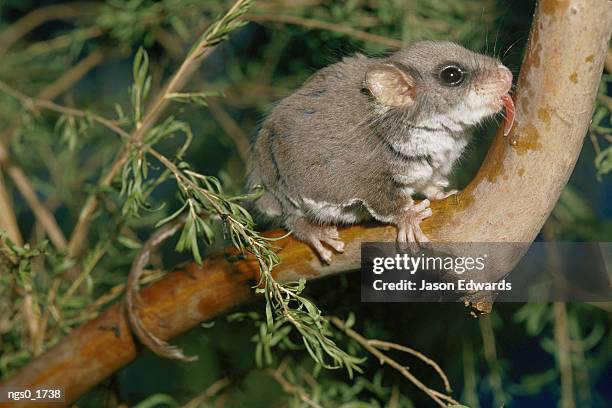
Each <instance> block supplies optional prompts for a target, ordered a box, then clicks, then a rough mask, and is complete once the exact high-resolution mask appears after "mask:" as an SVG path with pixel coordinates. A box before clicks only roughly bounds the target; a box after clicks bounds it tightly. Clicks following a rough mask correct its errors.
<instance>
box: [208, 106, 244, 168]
mask: <svg viewBox="0 0 612 408" xmlns="http://www.w3.org/2000/svg"><path fill="white" fill-rule="evenodd" d="M208 109H209V110H210V113H211V114H212V116H213V117H214V118H215V120H216V121H217V122H218V123H219V125H221V127H222V128H223V130H224V131H225V133H226V134H227V135H228V136H229V137H230V138H231V139H232V140H233V141H234V144H235V145H236V150H237V151H238V155H239V156H240V158H241V159H242V162H243V163H246V162H247V161H248V159H249V150H250V142H249V137H248V136H247V135H246V133H244V131H243V130H242V128H241V127H240V126H238V125H237V124H236V121H235V120H234V119H233V118H232V117H231V116H230V114H229V113H227V111H226V110H225V109H223V106H222V105H221V104H220V103H218V102H217V101H214V100H212V99H210V100H208Z"/></svg>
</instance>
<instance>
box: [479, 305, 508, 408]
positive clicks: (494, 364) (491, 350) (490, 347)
mask: <svg viewBox="0 0 612 408" xmlns="http://www.w3.org/2000/svg"><path fill="white" fill-rule="evenodd" d="M478 322H479V323H480V333H481V336H482V345H483V348H484V357H485V360H486V361H487V364H488V366H489V371H490V373H489V384H490V385H491V393H492V394H493V399H494V400H495V406H503V405H504V403H505V399H506V397H505V394H504V390H503V388H502V379H501V375H500V374H499V370H498V364H499V363H498V361H497V350H496V349H495V333H494V332H493V327H492V326H491V315H483V316H480V317H479V319H478Z"/></svg>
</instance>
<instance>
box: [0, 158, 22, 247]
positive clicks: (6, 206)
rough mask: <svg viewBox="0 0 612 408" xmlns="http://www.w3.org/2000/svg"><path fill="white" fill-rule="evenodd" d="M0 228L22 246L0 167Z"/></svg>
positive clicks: (16, 243)
mask: <svg viewBox="0 0 612 408" xmlns="http://www.w3.org/2000/svg"><path fill="white" fill-rule="evenodd" d="M0 214H2V216H1V217H0V229H3V230H5V231H6V232H7V234H8V237H9V238H10V240H11V241H13V243H14V244H15V245H17V246H23V238H22V237H21V232H20V231H19V225H18V224H17V218H16V217H15V212H14V211H13V203H12V200H11V196H10V195H9V192H8V189H7V188H6V184H5V182H4V176H3V175H2V168H0Z"/></svg>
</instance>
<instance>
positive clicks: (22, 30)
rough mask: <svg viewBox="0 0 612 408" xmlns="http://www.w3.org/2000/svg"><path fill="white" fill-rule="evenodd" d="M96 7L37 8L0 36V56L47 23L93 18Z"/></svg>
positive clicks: (61, 5) (57, 6)
mask: <svg viewBox="0 0 612 408" xmlns="http://www.w3.org/2000/svg"><path fill="white" fill-rule="evenodd" d="M98 7H99V6H98V5H97V4H95V3H68V4H55V5H52V6H47V7H40V8H37V9H35V10H33V11H32V12H30V13H28V14H26V15H25V16H23V17H21V18H20V19H19V20H17V21H16V22H15V23H13V24H11V25H10V26H9V27H8V28H7V29H6V30H4V31H3V32H2V34H0V55H2V54H4V53H5V52H6V50H8V49H9V48H10V47H11V46H12V45H13V44H14V43H15V42H17V41H18V40H19V39H20V38H22V37H24V36H25V35H26V34H28V33H29V32H31V31H32V30H34V29H35V28H36V27H39V26H41V25H42V24H44V23H46V22H48V21H51V20H60V19H61V20H66V19H70V18H75V17H82V16H87V15H91V16H93V15H95V12H96V10H97V8H98Z"/></svg>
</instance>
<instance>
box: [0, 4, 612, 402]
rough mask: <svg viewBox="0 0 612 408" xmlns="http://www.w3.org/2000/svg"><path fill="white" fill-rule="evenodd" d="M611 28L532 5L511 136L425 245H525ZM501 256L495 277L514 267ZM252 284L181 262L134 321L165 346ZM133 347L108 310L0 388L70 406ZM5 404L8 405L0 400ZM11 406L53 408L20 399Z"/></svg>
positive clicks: (572, 154) (354, 235)
mask: <svg viewBox="0 0 612 408" xmlns="http://www.w3.org/2000/svg"><path fill="white" fill-rule="evenodd" d="M611 30H612V2H610V1H609V0H596V1H590V2H584V1H581V0H543V1H541V2H540V3H539V4H538V7H537V11H536V15H535V18H534V22H533V25H532V29H531V34H530V39H529V45H528V49H527V52H526V55H525V59H524V63H523V67H522V70H521V75H520V77H519V80H518V91H517V93H516V99H517V100H516V105H517V115H516V122H515V126H514V128H513V130H512V132H511V134H510V136H509V139H508V138H504V137H503V135H502V131H500V132H498V134H497V136H496V137H495V139H494V141H493V144H492V146H491V148H490V150H489V152H488V154H487V157H486V159H485V161H484V163H483V165H482V167H481V168H480V170H479V172H478V174H477V175H476V177H475V179H474V180H473V181H472V182H471V183H470V184H469V186H468V187H467V188H466V189H465V190H464V191H463V192H461V193H460V194H459V195H457V196H456V197H451V198H449V199H447V200H445V201H442V202H437V203H434V204H433V205H432V209H433V213H434V215H433V216H432V217H431V219H429V220H427V221H426V222H425V223H424V225H423V227H424V231H425V232H426V233H427V234H428V235H429V236H430V237H431V238H432V240H433V241H445V242H521V243H531V242H532V241H533V239H534V238H535V236H536V235H537V233H538V232H539V231H540V228H541V227H542V225H543V223H544V222H545V220H546V219H547V217H548V216H549V214H550V212H551V211H552V209H553V207H554V205H555V203H556V201H557V199H558V197H559V194H560V193H561V191H562V189H563V187H564V186H565V184H566V183H567V180H568V178H569V176H570V173H571V172H572V169H573V167H574V164H575V162H576V160H577V158H578V155H579V153H580V149H581V146H582V142H583V139H584V136H585V135H586V133H587V130H588V127H589V123H590V119H591V115H592V111H593V106H594V100H595V96H596V92H597V87H598V84H599V81H600V78H601V72H602V68H603V64H604V60H605V58H606V53H607V49H608V48H607V46H608V40H609V38H610V34H611ZM509 140H513V141H515V142H516V144H515V145H511V144H510V143H509ZM277 233H278V232H277ZM395 234H396V232H395V229H394V228H393V227H389V226H354V227H350V228H346V229H343V230H342V231H341V232H340V235H341V238H342V239H343V240H344V241H345V243H346V244H347V247H346V252H345V253H344V254H343V255H337V256H336V257H335V258H334V261H333V263H332V264H331V265H329V266H326V265H322V264H321V263H320V262H319V260H318V259H317V257H316V256H315V255H314V254H313V253H312V251H311V250H310V249H309V248H308V247H307V246H305V245H304V244H302V243H300V242H297V241H295V240H294V239H292V238H287V239H285V240H283V241H282V242H280V243H279V245H280V246H282V249H281V251H280V256H281V259H282V263H281V265H279V266H278V267H277V268H276V270H275V275H276V277H277V279H279V280H281V281H288V280H294V279H297V278H301V277H305V278H319V277H323V276H327V275H331V274H336V273H342V272H347V271H352V270H356V269H358V268H359V263H360V243H361V242H367V241H392V240H394V239H395ZM503 256H507V254H505V255H503ZM503 256H501V257H500V260H499V263H498V264H499V265H500V269H499V270H498V271H497V272H498V273H499V274H500V275H503V274H506V273H508V271H509V270H510V268H511V266H512V265H513V263H514V262H516V261H518V259H510V260H508V259H501V258H503ZM515 258H516V257H515ZM256 276H257V265H256V263H255V262H253V260H250V259H247V260H244V261H236V262H233V263H230V262H228V261H227V260H226V259H225V258H224V257H223V256H220V255H217V256H213V257H210V258H208V259H207V260H205V262H204V264H203V265H202V266H197V265H195V264H191V265H188V266H186V267H185V268H183V269H181V270H178V271H176V272H173V273H171V274H169V275H168V276H166V277H165V278H164V279H163V280H161V281H160V282H158V283H156V284H154V285H152V286H151V287H149V288H146V289H144V290H143V291H142V300H143V308H144V313H143V323H144V325H145V326H146V327H147V328H148V329H149V330H150V331H151V332H153V333H154V334H155V335H156V336H158V337H159V338H161V339H170V338H172V337H174V336H177V335H178V334H180V333H183V332H185V331H186V330H188V329H190V328H192V327H194V326H196V325H197V324H198V323H200V322H201V321H203V320H206V319H210V318H211V317H213V316H216V315H219V314H221V313H223V312H226V311H227V310H228V309H230V308H232V307H235V306H237V305H239V304H242V303H244V302H246V301H248V300H251V299H254V294H253V290H252V285H253V284H254V283H255V279H256ZM476 295H478V294H476ZM473 299H475V300H480V299H481V298H480V297H478V296H475V297H473ZM486 300H487V299H485V301H486ZM483 305H485V306H486V303H484V304H483ZM477 306H478V305H477ZM483 307H484V306H483ZM137 349H138V347H137V346H136V344H135V342H134V339H133V338H132V336H131V334H130V331H129V328H128V324H127V320H126V317H125V315H124V313H123V310H122V307H121V305H120V304H116V305H114V306H112V307H110V308H109V309H108V310H106V311H105V312H104V313H103V314H102V315H100V316H99V317H97V318H96V319H94V320H92V321H90V322H89V323H87V324H85V325H83V326H82V327H80V328H78V329H75V330H74V331H73V332H72V333H70V334H69V335H68V336H66V338H64V339H63V340H62V341H61V342H60V343H59V344H58V345H56V346H55V347H53V348H52V349H50V350H49V351H47V352H46V353H45V354H43V355H41V356H40V357H38V358H36V359H34V360H33V361H31V362H30V363H29V364H28V365H26V366H25V367H24V368H23V369H22V370H21V371H20V372H18V373H17V374H16V375H15V376H14V377H12V378H10V379H8V380H6V381H4V382H3V383H1V384H0V386H1V387H8V386H18V387H27V388H30V389H31V388H34V387H39V386H43V385H46V386H48V387H49V388H51V387H52V388H57V387H59V388H63V389H64V390H65V392H66V401H74V400H76V399H77V398H78V397H79V396H81V395H82V394H84V393H86V392H87V391H88V390H90V389H91V388H92V387H94V386H95V385H96V384H98V383H99V382H100V381H102V380H103V379H104V378H106V377H107V376H109V375H111V374H112V373H114V372H115V371H117V370H118V369H120V368H121V367H123V366H124V365H126V364H127V363H129V362H131V361H132V360H134V359H135V358H136V357H137V355H138V353H137ZM4 406H8V405H5V404H1V403H0V407H4ZM20 406H36V407H44V406H51V405H45V404H44V403H37V402H29V401H27V402H25V403H24V404H23V405H20Z"/></svg>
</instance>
